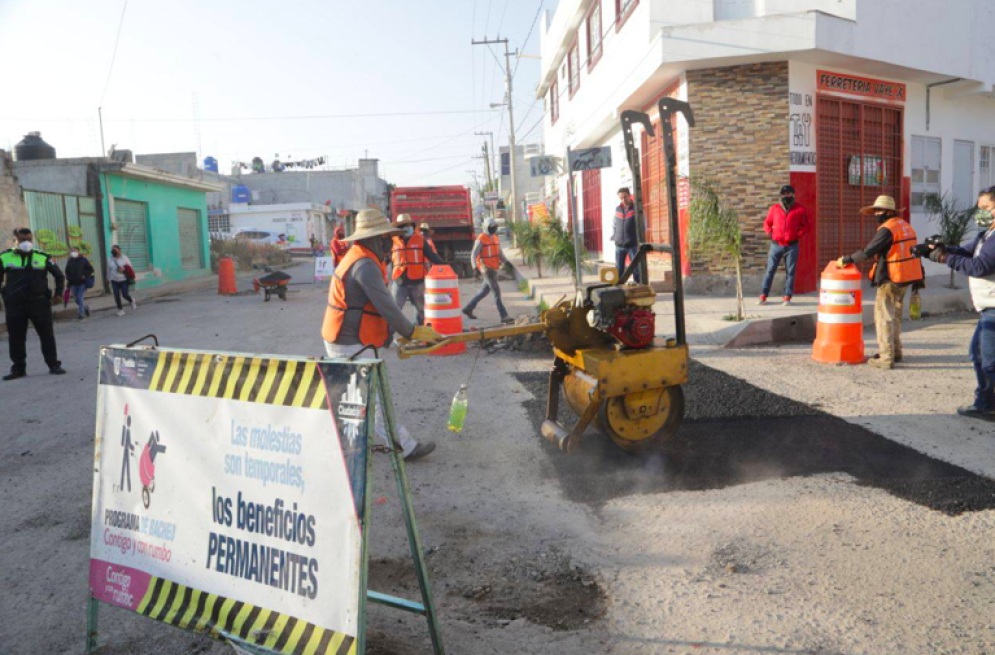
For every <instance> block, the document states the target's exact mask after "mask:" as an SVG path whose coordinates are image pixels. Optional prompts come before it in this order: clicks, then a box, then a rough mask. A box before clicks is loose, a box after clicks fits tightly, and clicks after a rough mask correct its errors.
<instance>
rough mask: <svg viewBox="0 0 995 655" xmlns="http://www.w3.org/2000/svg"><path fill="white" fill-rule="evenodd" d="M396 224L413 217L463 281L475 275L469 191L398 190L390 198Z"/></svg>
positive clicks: (453, 188)
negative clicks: (432, 232)
mask: <svg viewBox="0 0 995 655" xmlns="http://www.w3.org/2000/svg"><path fill="white" fill-rule="evenodd" d="M390 213H391V217H392V219H393V220H395V221H396V220H397V217H398V216H399V215H401V214H410V215H411V218H412V220H414V222H415V223H416V224H417V225H421V224H422V223H428V224H429V225H430V226H431V228H432V229H433V230H435V235H434V236H433V237H432V239H433V240H434V241H435V247H436V249H437V250H438V251H439V256H440V257H442V258H443V259H444V260H446V261H447V262H448V263H449V265H450V266H452V267H453V270H454V271H455V272H456V274H457V275H459V276H460V277H467V276H470V275H473V265H472V264H471V262H470V251H471V250H473V239H474V232H473V205H472V203H471V202H470V190H469V189H467V188H466V187H462V186H418V187H398V188H396V189H394V191H393V192H391V194H390Z"/></svg>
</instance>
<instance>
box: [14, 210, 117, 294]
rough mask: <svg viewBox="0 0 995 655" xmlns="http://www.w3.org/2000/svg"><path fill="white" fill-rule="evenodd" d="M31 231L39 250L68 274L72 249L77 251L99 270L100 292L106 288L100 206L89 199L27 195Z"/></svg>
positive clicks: (97, 273)
mask: <svg viewBox="0 0 995 655" xmlns="http://www.w3.org/2000/svg"><path fill="white" fill-rule="evenodd" d="M24 204H25V205H26V206H27V209H28V218H29V220H30V221H31V231H32V232H33V233H34V238H35V241H36V242H37V243H38V249H39V250H42V251H44V252H47V253H48V254H50V255H52V258H53V259H54V260H55V262H56V263H57V264H58V265H59V267H60V268H62V269H63V270H65V267H66V262H67V261H68V260H69V248H71V247H76V248H79V251H80V252H81V253H82V254H83V256H84V257H86V258H87V259H89V260H90V263H91V264H93V268H94V270H96V278H97V284H96V285H94V288H95V289H96V291H97V292H100V291H102V290H103V289H105V288H106V282H105V276H106V267H105V266H104V261H105V258H104V247H103V241H104V240H103V230H101V227H100V221H99V219H98V218H97V203H96V200H95V199H94V198H90V197H88V196H70V195H65V194H62V193H47V192H42V191H25V192H24Z"/></svg>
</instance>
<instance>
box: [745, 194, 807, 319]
mask: <svg viewBox="0 0 995 655" xmlns="http://www.w3.org/2000/svg"><path fill="white" fill-rule="evenodd" d="M810 227H811V223H810V222H809V220H808V212H807V211H805V208H804V207H802V206H801V205H799V204H798V203H796V202H795V188H794V187H793V186H791V185H788V184H786V185H784V186H783V187H781V202H779V203H778V204H776V205H774V206H772V207H771V208H770V211H768V212H767V220H765V221H764V232H766V233H767V234H768V236H770V240H771V243H770V251H769V252H768V253H767V274H766V275H764V286H763V290H762V291H761V292H760V300H758V301H757V304H758V305H765V304H767V294H769V293H770V285H771V284H772V283H773V282H774V274H775V273H777V267H778V266H780V265H781V259H784V271H785V278H784V301H783V302H782V303H781V304H782V305H790V304H791V296H792V295H793V293H794V290H795V267H796V266H797V265H798V240H799V239H801V238H802V237H803V236H805V235H806V234H808V231H809V229H810Z"/></svg>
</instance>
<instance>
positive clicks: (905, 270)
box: [869, 217, 922, 284]
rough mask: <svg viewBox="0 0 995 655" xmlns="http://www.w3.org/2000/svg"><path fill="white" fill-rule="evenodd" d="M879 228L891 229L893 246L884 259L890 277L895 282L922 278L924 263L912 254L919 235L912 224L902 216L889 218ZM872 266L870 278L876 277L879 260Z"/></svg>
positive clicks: (913, 280) (901, 282) (914, 280)
mask: <svg viewBox="0 0 995 655" xmlns="http://www.w3.org/2000/svg"><path fill="white" fill-rule="evenodd" d="M878 229H879V230H889V231H890V232H891V238H892V244H891V248H890V249H889V250H888V252H887V253H886V254H885V256H884V261H885V263H886V264H887V266H888V279H889V280H891V281H892V282H893V283H895V284H907V283H909V282H918V281H919V280H921V279H922V264H921V263H920V262H919V258H918V257H916V256H915V255H914V254H912V246H914V245H916V241H917V240H918V237H917V236H916V231H915V230H914V229H912V226H911V225H909V223H908V222H907V221H906V220H905V219H904V218H901V217H895V218H889V219H888V220H886V221H885V222H884V223H882V224H881V227H879V228H878ZM880 261H881V258H880V257H879V258H878V261H877V262H874V265H873V266H871V272H870V274H869V275H870V278H871V279H872V280H873V279H874V273H875V271H877V268H878V262H880Z"/></svg>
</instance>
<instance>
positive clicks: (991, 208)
mask: <svg viewBox="0 0 995 655" xmlns="http://www.w3.org/2000/svg"><path fill="white" fill-rule="evenodd" d="M993 216H995V187H990V188H988V189H985V190H984V191H982V192H981V194H980V195H979V196H978V209H977V211H976V212H975V214H974V218H975V220H976V221H977V223H978V226H979V227H980V228H981V232H980V233H979V234H978V236H976V237H975V238H974V241H973V242H972V243H971V245H970V246H968V247H967V248H962V247H960V246H944V245H942V244H940V243H939V238H937V237H932V238H930V239H927V240H926V244H924V245H921V246H917V248H919V249H925V250H926V251H928V253H929V258H930V259H931V260H933V261H934V262H937V263H939V264H946V265H947V266H948V267H949V268H950V269H951V270H954V271H957V272H958V273H962V274H963V275H966V276H968V284H969V286H970V288H971V301H972V302H973V303H974V308H975V309H976V310H977V311H978V314H979V317H978V326H977V327H976V328H975V330H974V337H973V338H972V339H971V348H970V351H971V363H972V364H974V373H975V375H976V376H977V379H978V386H977V388H976V389H975V391H974V402H973V403H971V404H970V405H965V406H963V407H960V408H959V409H958V410H957V413H958V414H960V415H961V416H969V417H972V418H983V419H988V420H995V237H993V235H995V223H993ZM921 251H922V250H920V252H921Z"/></svg>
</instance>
